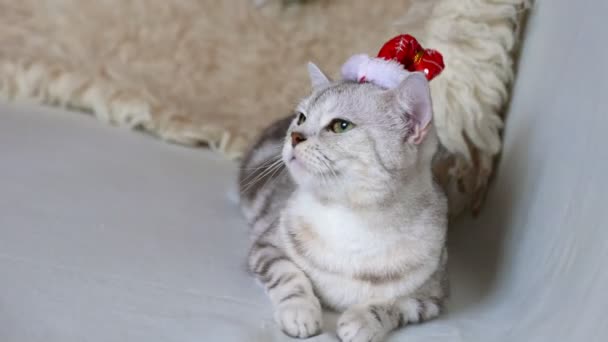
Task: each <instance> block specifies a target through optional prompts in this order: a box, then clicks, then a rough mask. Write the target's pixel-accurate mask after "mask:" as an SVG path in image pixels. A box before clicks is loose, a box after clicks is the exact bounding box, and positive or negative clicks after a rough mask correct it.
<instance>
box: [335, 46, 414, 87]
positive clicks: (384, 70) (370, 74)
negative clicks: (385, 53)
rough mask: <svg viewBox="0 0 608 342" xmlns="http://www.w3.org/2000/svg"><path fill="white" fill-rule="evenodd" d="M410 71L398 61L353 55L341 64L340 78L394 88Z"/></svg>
mask: <svg viewBox="0 0 608 342" xmlns="http://www.w3.org/2000/svg"><path fill="white" fill-rule="evenodd" d="M409 73H410V72H409V71H407V70H405V69H404V68H403V65H401V64H400V63H399V62H397V61H394V60H386V59H382V58H372V57H370V56H368V55H363V54H360V55H354V56H352V57H350V58H349V59H348V60H347V61H346V63H344V65H342V78H344V79H345V80H351V81H356V82H361V81H365V82H371V83H373V84H375V85H378V86H380V87H382V88H387V89H391V88H396V87H397V86H398V85H399V84H400V83H401V81H403V80H404V79H405V77H406V76H407V75H408V74H409Z"/></svg>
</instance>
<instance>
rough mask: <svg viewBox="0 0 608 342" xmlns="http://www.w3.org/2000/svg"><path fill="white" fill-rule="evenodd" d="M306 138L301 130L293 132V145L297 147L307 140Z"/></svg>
mask: <svg viewBox="0 0 608 342" xmlns="http://www.w3.org/2000/svg"><path fill="white" fill-rule="evenodd" d="M305 140H306V138H305V137H304V135H303V134H302V133H299V132H291V146H292V147H296V145H297V144H299V143H301V142H302V141H305Z"/></svg>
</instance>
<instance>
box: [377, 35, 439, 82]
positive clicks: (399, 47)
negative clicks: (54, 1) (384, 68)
mask: <svg viewBox="0 0 608 342" xmlns="http://www.w3.org/2000/svg"><path fill="white" fill-rule="evenodd" d="M378 58H382V59H386V60H395V61H397V62H399V63H400V64H402V65H403V66H404V67H405V69H406V70H409V71H421V72H423V73H424V74H425V75H426V78H427V79H428V80H429V81H430V80H432V79H433V78H434V77H435V76H437V75H439V74H440V73H441V71H443V68H444V67H445V65H444V64H443V57H442V56H441V54H440V53H439V52H438V51H437V50H433V49H424V48H423V47H422V45H420V43H418V41H417V40H416V38H414V37H412V36H410V35H409V34H402V35H399V36H397V37H395V38H393V39H391V40H389V41H388V42H386V44H384V45H383V46H382V48H381V49H380V52H378Z"/></svg>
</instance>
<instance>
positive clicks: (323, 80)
mask: <svg viewBox="0 0 608 342" xmlns="http://www.w3.org/2000/svg"><path fill="white" fill-rule="evenodd" d="M308 75H309V76H310V83H312V88H313V89H316V88H319V87H322V86H326V85H328V84H329V83H331V81H330V80H329V78H328V77H327V76H325V74H324V73H323V71H321V69H319V67H318V66H316V65H315V64H314V63H313V62H308Z"/></svg>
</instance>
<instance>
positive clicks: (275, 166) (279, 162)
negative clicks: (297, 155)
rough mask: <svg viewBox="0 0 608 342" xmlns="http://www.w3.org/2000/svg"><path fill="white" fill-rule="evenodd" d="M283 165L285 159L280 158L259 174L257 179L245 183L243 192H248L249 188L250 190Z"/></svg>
mask: <svg viewBox="0 0 608 342" xmlns="http://www.w3.org/2000/svg"><path fill="white" fill-rule="evenodd" d="M281 167H283V160H281V159H279V160H277V161H276V162H274V163H273V164H272V165H271V166H269V167H268V169H266V170H264V171H263V172H261V173H260V174H259V175H257V176H256V177H255V179H253V180H252V181H250V182H248V183H247V184H245V185H243V186H242V191H241V193H244V192H247V190H249V189H250V188H251V187H252V186H254V185H256V184H257V183H258V182H260V181H262V180H263V179H264V178H266V177H267V176H268V175H270V174H271V173H272V172H274V171H276V170H277V169H280V168H281Z"/></svg>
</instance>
